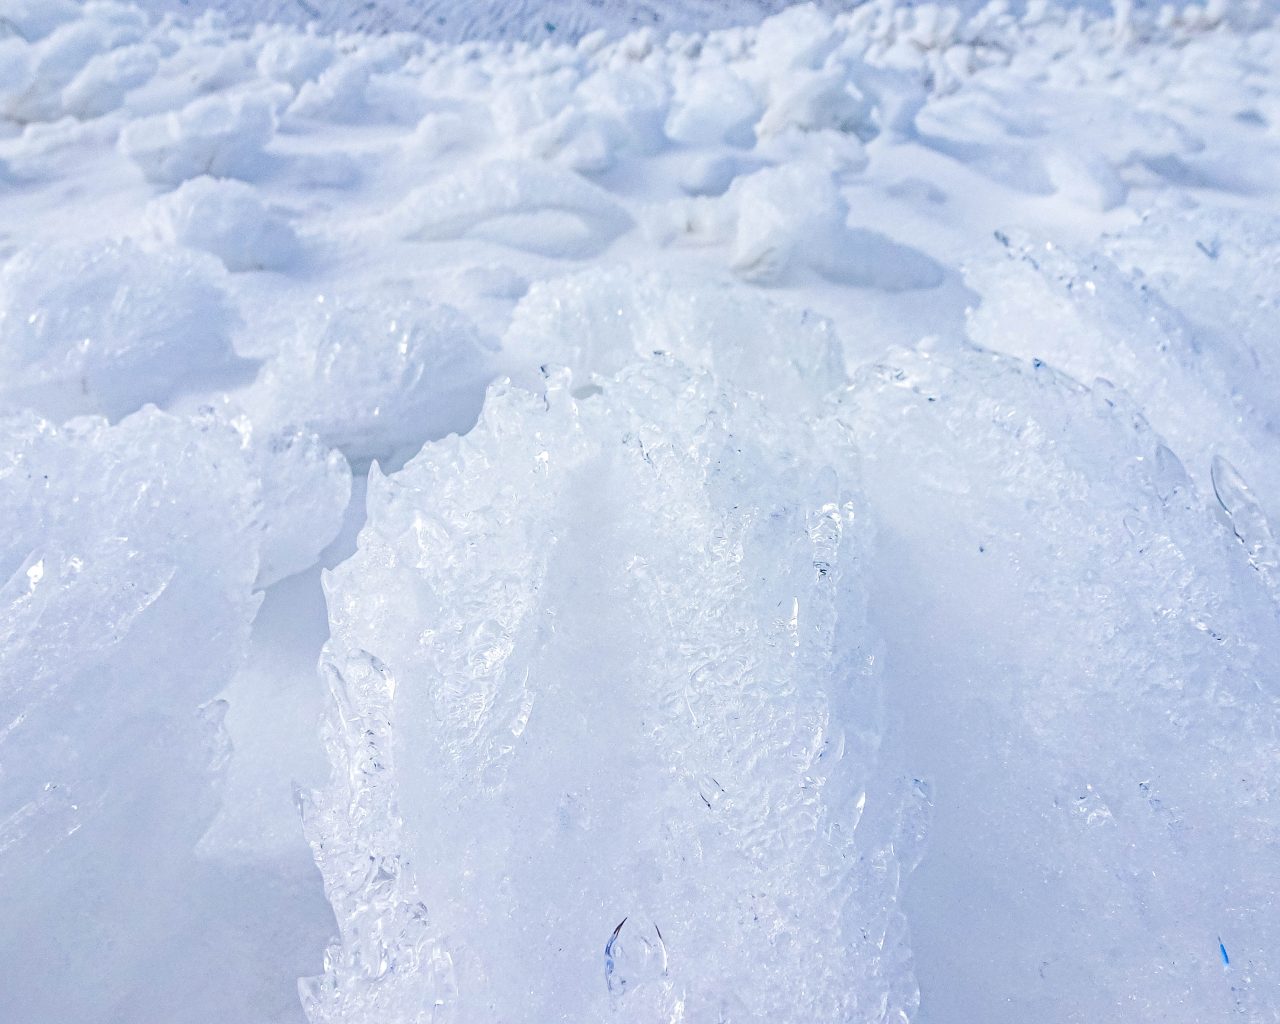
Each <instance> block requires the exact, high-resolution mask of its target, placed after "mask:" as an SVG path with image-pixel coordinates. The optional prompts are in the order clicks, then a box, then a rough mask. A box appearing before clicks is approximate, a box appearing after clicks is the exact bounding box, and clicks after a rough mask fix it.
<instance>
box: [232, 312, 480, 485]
mask: <svg viewBox="0 0 1280 1024" xmlns="http://www.w3.org/2000/svg"><path fill="white" fill-rule="evenodd" d="M489 363H490V353H489V347H488V345H487V344H486V342H485V340H484V339H483V338H482V336H481V335H480V334H479V333H478V332H477V330H476V328H475V326H474V325H473V324H471V323H470V322H469V321H468V320H467V319H466V318H465V317H464V316H462V315H461V314H460V313H458V311H457V310H455V309H452V308H450V307H448V306H437V305H434V304H432V303H428V302H424V301H421V300H414V299H403V298H395V297H394V296H390V295H388V296H385V297H382V298H381V300H379V297H371V298H369V299H365V300H363V301H349V300H344V299H341V298H331V297H327V296H320V297H319V300H318V301H317V302H315V303H314V304H313V309H311V310H310V311H308V313H307V314H306V315H304V316H303V318H302V319H301V321H300V322H299V323H298V324H297V325H295V328H294V332H293V333H292V334H291V335H290V336H288V337H287V338H286V339H284V340H283V342H282V344H281V350H280V353H279V355H278V356H277V357H276V358H275V359H273V360H271V361H270V362H269V364H268V365H267V367H266V368H265V370H264V371H263V373H262V375H261V377H260V379H259V381H258V382H257V383H256V384H255V385H254V387H253V389H252V390H251V392H250V393H249V394H248V395H247V398H246V400H247V401H248V403H249V406H250V410H251V413H252V414H253V415H254V416H255V417H257V418H262V419H265V420H266V421H267V422H277V423H283V424H290V425H292V426H294V427H302V428H305V429H306V430H308V431H313V432H315V433H317V434H319V435H320V436H321V437H322V438H324V440H325V441H326V442H327V443H328V444H330V445H333V446H334V447H337V448H341V449H342V450H343V452H345V453H346V455H347V456H348V457H349V458H351V459H352V460H354V461H362V462H364V463H366V464H367V462H368V461H369V460H370V459H375V458H383V459H385V458H389V457H393V456H395V455H397V454H400V455H401V456H403V455H405V454H412V451H413V450H415V449H416V447H417V446H419V445H421V444H422V442H423V441H425V440H428V439H430V438H435V437H441V436H443V435H444V434H447V433H449V432H450V431H455V430H457V431H465V430H466V429H467V428H468V427H470V425H471V423H472V422H474V420H475V416H476V413H477V412H478V411H479V407H480V400H481V398H482V397H483V394H484V386H485V384H486V383H487V381H488V380H489V377H490V371H489V369H488V366H489ZM406 449H407V451H406Z"/></svg>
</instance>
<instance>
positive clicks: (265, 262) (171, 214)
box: [148, 177, 301, 271]
mask: <svg viewBox="0 0 1280 1024" xmlns="http://www.w3.org/2000/svg"><path fill="white" fill-rule="evenodd" d="M148 217H149V220H150V221H151V225H152V229H153V231H154V232H155V234H156V236H157V237H158V238H159V239H160V241H161V242H164V243H167V244H169V245H185V246H189V247H191V248H193V249H203V250H204V251H205V252H209V253H212V254H213V255H214V256H217V257H218V258H219V259H220V260H222V262H223V264H224V265H225V266H226V268H227V269H228V270H233V271H237V270H285V269H288V268H289V267H290V266H291V265H292V264H294V263H295V262H296V261H297V260H298V257H299V255H300V253H301V248H300V246H299V244H298V236H297V234H296V233H295V232H294V230H293V227H292V225H291V224H290V223H289V221H288V219H287V218H285V217H284V216H281V214H279V213H277V212H275V211H273V210H271V209H270V208H268V207H267V205H266V204H265V203H264V202H263V201H262V199H261V197H260V196H259V194H258V193H257V192H256V191H255V190H254V189H253V187H252V186H251V185H246V184H244V183H243V182H238V181H233V180H230V179H217V178H209V177H199V178H193V179H191V180H190V181H188V182H185V183H184V184H183V185H182V186H181V187H179V188H178V189H176V190H175V191H173V192H170V193H169V194H168V195H165V196H161V197H160V198H158V199H156V200H155V201H154V202H152V204H151V206H150V209H149V210H148Z"/></svg>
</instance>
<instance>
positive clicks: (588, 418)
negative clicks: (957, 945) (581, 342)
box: [303, 361, 915, 1024]
mask: <svg viewBox="0 0 1280 1024" xmlns="http://www.w3.org/2000/svg"><path fill="white" fill-rule="evenodd" d="M570 387H571V380H570V377H569V375H568V373H567V372H560V373H557V374H554V375H553V376H552V377H551V378H549V380H548V382H547V385H546V392H545V394H544V395H540V394H536V393H530V392H525V391H521V390H519V389H514V388H512V387H510V386H509V385H498V386H496V387H495V389H494V390H493V391H492V392H491V393H490V396H489V398H488V400H487V402H486V405H485V410H484V413H483V415H482V417H481V420H480V422H479V424H478V425H477V426H476V428H475V429H474V430H472V431H471V432H470V433H469V434H468V435H467V436H466V437H465V438H449V439H447V440H445V441H441V442H438V443H436V444H432V445H428V446H427V447H426V448H424V450H423V451H422V452H421V453H420V454H419V455H418V456H417V457H416V458H415V459H414V460H412V461H411V462H410V463H409V464H408V465H407V466H406V467H405V469H403V470H402V471H401V472H399V473H397V474H395V475H394V476H391V477H389V478H382V477H380V476H377V475H375V476H374V477H372V478H371V481H370V494H369V519H368V523H367V525H366V527H365V528H364V530H363V531H362V532H361V536H360V542H359V550H358V551H357V553H356V555H355V556H353V558H352V559H350V560H348V561H347V562H345V563H344V564H343V565H342V566H341V567H339V569H337V570H336V571H335V572H334V573H333V574H332V575H331V576H330V577H329V578H328V581H327V588H326V589H327V593H328V602H329V610H330V623H331V630H332V639H331V641H330V643H329V646H328V650H327V653H326V656H325V665H326V672H327V674H328V678H329V680H330V686H331V687H332V690H333V701H334V704H333V708H332V712H331V716H330V725H329V749H330V754H331V757H332V758H333V759H334V766H335V774H334V778H333V782H332V786H331V788H330V789H328V790H326V791H323V792H321V793H318V794H316V795H315V796H314V797H313V798H312V802H311V803H310V805H309V808H308V810H307V812H306V815H307V822H308V831H309V834H310V836H311V841H312V846H313V848H314V849H315V852H316V857H317V861H318V863H319V864H320V865H321V869H322V871H323V872H324V875H325V879H326V885H327V889H328V892H329V895H330V899H331V900H332V901H333V903H334V906H335V907H336V908H337V912H338V915H339V920H340V921H341V923H342V937H341V939H340V941H339V942H338V944H337V945H335V946H334V947H333V948H332V949H331V950H330V952H329V955H328V963H329V965H330V968H329V970H328V972H327V973H326V975H325V976H324V977H323V978H318V979H316V980H314V981H312V982H310V983H308V984H307V985H306V986H305V988H304V990H303V991H304V1002H305V1005H306V1007H307V1010H308V1014H309V1016H310V1019H311V1020H312V1021H313V1022H316V1024H319V1022H321V1021H370V1022H372V1021H380V1022H383V1024H394V1022H398V1021H411V1020H419V1019H422V1018H421V1017H420V1013H421V1008H422V1007H427V1006H431V1007H434V1010H433V1011H432V1013H433V1015H434V1017H435V1019H437V1020H468V1019H472V1018H473V1017H474V1016H476V1015H482V1016H489V1015H492V1016H494V1017H495V1018H502V1019H508V1018H512V1019H514V1018H525V1017H532V1018H536V1019H538V1020H546V1021H553V1020H554V1021H577V1020H583V1019H587V1018H591V1019H597V1018H600V1019H603V1018H605V1017H611V1018H617V1019H622V1020H645V1021H648V1020H655V1019H666V1020H670V1019H681V1018H682V1015H688V1018H689V1019H696V1020H714V1019H748V1018H752V1019H767V1020H773V1021H813V1020H844V1019H853V1018H859V1017H865V1018H867V1019H872V1016H873V1015H874V1016H875V1019H880V1015H883V1014H888V1015H890V1016H892V1015H894V1014H906V1013H909V1012H910V1010H911V1007H912V1005H913V1003H914V998H915V994H914V987H913V984H912V981H911V975H910V970H909V965H908V962H907V961H908V953H907V951H906V949H905V947H904V946H903V945H902V942H903V937H904V936H903V934H902V930H901V921H900V920H899V917H898V915H897V912H896V909H895V907H896V891H897V886H898V881H899V878H900V865H899V864H898V863H897V860H896V858H895V856H894V854H893V850H892V848H891V847H884V846H877V845H875V844H874V843H873V844H868V843H867V842H865V841H864V840H863V839H862V835H861V833H860V832H859V830H858V823H859V817H860V815H861V812H862V808H863V805H864V803H865V802H866V800H867V798H868V797H867V787H868V786H869V785H870V784H871V782H872V780H873V775H874V767H875V759H876V754H875V752H876V746H877V706H878V700H879V698H878V693H877V689H878V677H877V672H876V670H875V668H874V659H873V655H874V651H875V647H876V641H875V639H874V637H873V636H872V635H871V634H870V633H868V632H867V629H866V624H865V611H864V603H865V591H864V590H863V578H862V574H861V572H860V569H859V566H860V558H859V554H858V550H859V547H860V546H861V544H862V539H863V537H864V535H865V527H863V525H862V511H861V501H860V499H859V498H858V496H857V494H856V492H855V491H853V490H851V489H850V486H849V484H848V483H844V484H841V482H840V477H839V475H838V472H837V470H836V468H835V466H834V465H833V464H832V463H833V462H834V463H835V464H836V465H839V464H843V463H847V460H848V458H849V456H848V455H847V454H846V453H845V452H844V450H843V446H842V444H841V442H840V441H839V439H838V438H837V437H834V436H831V435H826V434H825V432H822V431H821V428H820V427H819V428H817V429H818V431H819V434H818V435H816V436H815V435H813V434H810V433H809V428H804V427H800V426H799V425H798V424H796V423H795V422H794V421H792V422H791V423H790V424H775V423H774V422H772V421H771V418H770V416H769V414H768V413H767V411H766V410H765V409H764V408H762V406H761V405H760V403H759V402H758V401H757V400H754V399H752V398H751V397H750V396H748V395H747V394H745V393H744V394H739V395H734V394H733V393H732V392H730V391H726V390H724V388H723V387H722V386H720V385H719V384H717V382H716V380H715V379H714V378H712V377H709V376H707V375H705V374H700V373H692V372H690V371H688V370H686V369H684V368H682V367H681V366H680V365H679V364H675V363H669V362H666V361H659V362H656V363H650V364H647V365H641V366H639V367H635V368H632V369H631V370H629V371H626V372H624V373H623V374H621V375H620V376H618V377H616V378H613V379H609V380H603V379H602V380H601V383H600V384H599V385H598V388H599V393H598V394H596V395H594V396H593V397H590V398H587V399H584V400H581V401H578V400H575V399H574V398H572V396H571V395H570V394H569V389H570ZM820 439H821V441H820ZM819 441H820V443H815V442H819ZM423 623H430V625H429V626H427V627H426V628H425V629H423V628H422V624H423ZM877 796H880V794H879V793H877V794H875V796H873V799H875V797H877ZM800 979H803V983H802V984H799V983H798V982H799V980H800Z"/></svg>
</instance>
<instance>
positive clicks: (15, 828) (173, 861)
mask: <svg viewBox="0 0 1280 1024" xmlns="http://www.w3.org/2000/svg"><path fill="white" fill-rule="evenodd" d="M0 432H2V433H3V437H4V442H3V446H2V450H3V452H4V455H3V463H2V464H0V538H3V539H2V540H0V545H2V547H0V570H2V572H0V575H2V576H3V578H4V579H5V580H6V581H7V582H6V583H5V584H4V586H3V597H0V637H3V641H4V642H3V644H0V679H3V680H4V684H5V685H4V687H3V690H0V720H3V721H4V722H5V723H6V725H5V728H4V730H3V732H0V763H2V764H3V765H4V770H3V773H0V888H3V891H4V893H5V907H6V912H7V913H8V914H9V915H11V919H12V920H13V921H15V922H25V923H26V925H27V926H25V927H14V928H5V929H2V930H0V962H3V964H4V968H3V970H4V977H5V978H6V983H5V984H4V985H3V986H0V1017H3V1018H4V1019H6V1020H13V1021H27V1020H31V1021H34V1020H88V1019H99V1020H105V1019H108V1014H110V1015H113V1016H118V1017H119V1018H121V1019H148V1018H149V1017H150V1014H149V1013H148V1012H147V1007H148V1006H149V1005H151V1004H149V1000H150V999H152V998H153V990H152V989H151V988H150V986H149V985H148V977H147V975H148V970H149V968H148V964H147V961H145V960H143V959H142V958H139V957H138V955H137V952H136V947H135V946H134V944H135V943H145V944H146V945H147V946H148V947H150V948H152V949H154V950H156V951H157V953H156V956H157V959H159V958H160V957H162V956H163V955H164V954H163V953H162V952H160V951H162V950H163V949H164V948H165V947H166V946H170V945H171V944H172V943H174V942H175V941H178V940H179V939H180V937H181V936H182V935H183V934H184V932H185V931H186V930H187V929H190V928H191V927H192V926H193V924H195V923H196V921H198V919H199V914H200V910H199V909H197V908H193V907H191V906H189V905H187V903H186V902H185V901H183V900H178V899H172V900H171V899H157V898H156V896H157V893H160V892H177V891H180V890H181V889H182V888H183V887H184V883H185V881H186V879H187V878H189V877H190V876H192V875H193V874H194V873H195V872H196V866H195V863H194V853H193V851H194V844H195V842H196V840H197V839H199V837H200V833H201V831H202V830H203V828H204V827H205V825H206V824H207V823H208V821H209V820H210V819H211V818H212V816H213V813H214V811H215V810H216V808H217V796H216V790H215V783H216V779H217V775H218V772H219V770H220V766H221V765H223V764H224V763H225V761H226V758H227V753H228V752H227V750H226V745H225V738H224V737H223V736H222V735H221V733H220V729H219V721H220V719H221V716H222V714H223V711H224V709H223V708H222V706H221V705H219V704H217V703H214V704H210V703H209V702H210V701H212V700H213V699H214V698H215V697H216V696H217V694H218V692H219V690H220V689H221V688H222V686H223V685H225V683H226V681H227V680H228V679H229V678H230V676H231V674H232V672H233V671H234V670H235V668H236V667H237V664H238V662H239V659H240V657H241V656H242V654H243V651H244V648H245V643H246V641H247V639H248V634H249V625H250V622H251V621H252V619H253V615H254V611H255V609H256V607H257V603H258V598H257V597H255V596H254V595H253V593H252V592H251V588H252V585H253V582H254V577H255V575H256V573H257V571H258V549H257V546H256V544H254V543H253V542H252V541H251V540H250V541H249V542H246V538H249V537H251V536H252V531H251V529H250V524H251V522H252V519H253V517H254V515H255V480H254V478H253V477H252V476H251V475H250V473H249V472H248V471H247V466H246V464H245V463H244V461H243V460H242V459H241V458H240V457H239V436H238V434H237V433H236V432H235V431H234V430H232V429H231V428H229V427H227V426H225V425H222V426H219V425H218V424H217V423H214V422H208V421H206V422H188V421H183V420H179V419H175V418H172V417H170V416H167V415H166V414H164V413H161V412H158V411H156V410H154V409H149V410H144V411H143V412H140V413H138V414H136V415H134V416H132V417H130V418H128V419H127V420H125V421H123V422H122V423H120V424H119V425H117V426H114V427H112V426H108V425H107V424H106V422H105V421H103V420H100V419H82V420H77V421H73V422H72V423H71V424H69V425H68V426H67V427H65V428H61V429H59V428H55V427H53V426H52V425H50V424H49V423H47V422H43V421H41V420H39V419H37V418H36V417H34V416H33V415H31V414H25V415H23V416H19V417H14V418H9V419H5V420H3V421H0ZM157 466H162V467H164V469H163V472H162V473H157V472H156V467H157ZM139 680H146V681H147V685H145V686H140V685H138V683H139ZM157 766H163V769H162V770H161V771H160V772H157ZM193 918H194V919H193ZM122 936H128V940H127V941H121V937H122ZM55 964H56V965H57V971H58V972H59V973H58V975H57V976H58V977H61V978H64V979H75V983H74V984H58V985H50V984H48V979H49V977H50V974H49V972H50V970H51V967H52V965H55Z"/></svg>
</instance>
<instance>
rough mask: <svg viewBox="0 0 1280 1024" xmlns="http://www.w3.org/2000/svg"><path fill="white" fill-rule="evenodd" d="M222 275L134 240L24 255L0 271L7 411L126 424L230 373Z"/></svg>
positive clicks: (2, 391) (1, 392) (2, 387)
mask: <svg viewBox="0 0 1280 1024" xmlns="http://www.w3.org/2000/svg"><path fill="white" fill-rule="evenodd" d="M223 273H224V272H223V270H222V268H221V267H220V266H218V264H217V262H216V261H215V260H213V259H211V258H210V257H208V256H204V255H198V254H193V253H187V252H183V251H181V250H173V251H164V252H157V253H150V252H144V251H143V250H142V249H140V248H138V246H137V245H135V244H134V243H132V242H127V241H126V242H107V243H100V244H92V245H87V246H55V247H53V248H50V249H44V250H40V251H36V250H25V251H23V252H20V253H19V254H18V255H16V256H14V257H13V258H12V259H10V260H9V262H8V263H6V264H5V266H4V269H3V272H0V378H2V379H0V404H3V405H9V406H11V407H12V406H14V405H27V406H30V407H32V408H35V409H37V410H39V411H40V412H42V413H44V414H45V415H48V416H52V417H66V416H71V415H76V414H79V413H101V414H103V415H105V416H108V417H110V418H111V419H118V418H120V417H121V416H123V415H125V414H126V413H129V412H133V411H134V410H136V409H138V408H139V407H140V406H142V405H143V404H144V403H146V402H155V403H159V404H164V403H166V402H168V401H170V400H172V399H173V398H174V397H175V396H176V395H178V394H180V393H181V392H182V391H183V390H186V389H188V388H190V387H191V386H193V384H194V382H195V381H197V380H201V379H207V378H208V377H209V376H210V375H217V374H219V373H222V374H227V373H232V372H234V371H235V370H236V369H237V368H238V365H239V363H240V362H241V361H240V360H238V359H237V358H236V356H235V352H234V351H233V349H232V346H231V340H230V337H231V331H232V329H233V327H234V326H235V324H236V320H237V316H236V313H235V310H234V308H233V306H232V305H231V302H230V299H229V297H228V295H227V293H226V291H225V289H224V287H223V281H222V275H223Z"/></svg>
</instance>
